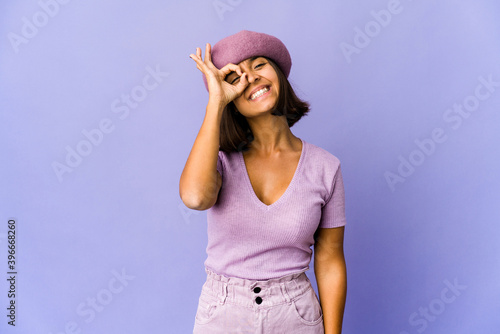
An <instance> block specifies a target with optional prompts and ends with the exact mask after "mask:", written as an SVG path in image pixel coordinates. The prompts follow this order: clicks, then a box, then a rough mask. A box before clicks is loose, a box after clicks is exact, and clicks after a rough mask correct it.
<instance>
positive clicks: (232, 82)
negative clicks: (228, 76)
mask: <svg viewBox="0 0 500 334" xmlns="http://www.w3.org/2000/svg"><path fill="white" fill-rule="evenodd" d="M266 64H267V63H261V64H258V65H257V66H255V69H257V68H259V67H262V66H264V65H266ZM239 79H240V77H235V78H234V79H233V80H232V81H231V85H234V83H235V82H236V81H237V80H239Z"/></svg>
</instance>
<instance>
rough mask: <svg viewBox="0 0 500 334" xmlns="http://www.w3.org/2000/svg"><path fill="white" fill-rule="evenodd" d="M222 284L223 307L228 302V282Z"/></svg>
mask: <svg viewBox="0 0 500 334" xmlns="http://www.w3.org/2000/svg"><path fill="white" fill-rule="evenodd" d="M221 283H222V285H221V288H222V291H221V295H220V301H219V303H220V304H221V305H224V303H225V302H226V297H227V282H223V281H221Z"/></svg>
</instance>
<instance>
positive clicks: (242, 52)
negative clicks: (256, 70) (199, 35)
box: [202, 30, 292, 91]
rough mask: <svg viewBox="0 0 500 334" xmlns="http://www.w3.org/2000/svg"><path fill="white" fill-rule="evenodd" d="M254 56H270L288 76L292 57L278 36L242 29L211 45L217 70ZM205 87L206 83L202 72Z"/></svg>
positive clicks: (213, 61)
mask: <svg viewBox="0 0 500 334" xmlns="http://www.w3.org/2000/svg"><path fill="white" fill-rule="evenodd" d="M254 56H264V57H268V58H271V59H272V60H273V61H274V62H275V63H276V64H277V65H278V66H279V68H280V69H281V71H282V72H283V74H284V75H285V77H287V78H288V75H289V74H290V68H291V67H292V58H291V57H290V54H289V53H288V50H287V48H286V46H285V44H283V42H282V41H280V40H279V39H278V38H276V37H274V36H271V35H268V34H264V33H260V32H255V31H248V30H242V31H240V32H239V33H237V34H234V35H231V36H228V37H225V38H223V39H221V40H220V41H218V42H217V43H216V44H215V45H213V46H212V63H213V64H214V65H215V67H217V68H218V69H219V70H220V69H221V68H223V67H224V66H226V65H227V64H229V63H233V64H236V65H237V64H239V63H240V62H242V61H243V60H245V59H248V58H250V57H254ZM202 75H203V81H204V82H205V88H206V89H207V91H208V83H207V78H206V77H205V74H203V73H202Z"/></svg>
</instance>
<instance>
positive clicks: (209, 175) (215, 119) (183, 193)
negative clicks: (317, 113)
mask: <svg viewBox="0 0 500 334" xmlns="http://www.w3.org/2000/svg"><path fill="white" fill-rule="evenodd" d="M189 57H190V58H191V59H193V60H194V61H195V62H196V67H197V68H198V69H199V70H200V71H201V72H203V73H204V74H205V76H206V78H207V83H208V89H209V99H208V105H207V109H206V113H205V119H204V120H203V124H202V126H201V129H200V131H199V132H198V136H197V137H196V140H195V142H194V144H193V148H192V149H191V152H190V153H189V157H188V159H187V161H186V165H185V166H184V169H183V170H182V174H181V178H180V180H179V195H180V197H181V199H182V202H183V203H184V204H185V205H186V206H187V207H188V208H190V209H194V210H206V209H209V208H211V207H212V206H213V205H214V204H215V202H217V197H218V194H219V190H220V188H221V186H222V177H221V175H220V174H219V172H218V171H217V158H218V153H219V135H220V122H221V118H222V113H223V111H224V108H225V106H226V105H227V104H228V103H229V102H231V101H232V100H233V99H235V98H236V97H237V96H239V95H241V93H242V92H243V90H244V89H245V87H246V86H247V84H248V82H247V80H246V76H245V75H242V79H241V80H240V82H239V83H238V84H237V85H231V84H229V83H228V82H226V81H225V78H226V76H227V75H228V74H229V73H230V72H232V71H236V72H237V73H238V74H240V75H241V69H240V68H239V66H237V65H234V64H227V65H226V66H224V67H223V68H221V69H220V70H219V69H217V68H216V67H215V66H214V64H213V63H212V58H211V46H210V44H208V43H207V45H206V51H205V60H203V59H202V57H201V49H200V48H196V55H194V54H190V55H189Z"/></svg>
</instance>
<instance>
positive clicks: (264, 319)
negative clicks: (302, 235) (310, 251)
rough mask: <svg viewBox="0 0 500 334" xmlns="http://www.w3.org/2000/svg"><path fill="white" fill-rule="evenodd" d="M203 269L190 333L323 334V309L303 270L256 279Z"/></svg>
mask: <svg viewBox="0 0 500 334" xmlns="http://www.w3.org/2000/svg"><path fill="white" fill-rule="evenodd" d="M205 271H206V273H207V280H206V282H205V283H204V284H203V287H202V290H201V295H200V298H199V301H198V309H197V311H196V316H195V321H194V330H193V334H216V333H217V334H219V333H224V334H230V333H231V334H232V333H245V334H294V333H297V334H299V333H300V334H324V326H323V311H322V309H321V305H320V303H319V299H318V297H317V295H316V292H315V291H314V289H313V287H312V285H311V282H310V281H309V278H308V277H307V275H306V274H305V273H304V272H301V273H296V274H291V275H287V276H283V277H279V278H273V279H269V280H264V281H256V280H247V279H242V278H236V277H226V276H223V275H219V274H216V273H214V272H213V271H211V270H209V269H207V268H205Z"/></svg>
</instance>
